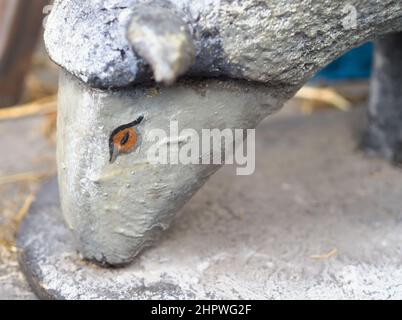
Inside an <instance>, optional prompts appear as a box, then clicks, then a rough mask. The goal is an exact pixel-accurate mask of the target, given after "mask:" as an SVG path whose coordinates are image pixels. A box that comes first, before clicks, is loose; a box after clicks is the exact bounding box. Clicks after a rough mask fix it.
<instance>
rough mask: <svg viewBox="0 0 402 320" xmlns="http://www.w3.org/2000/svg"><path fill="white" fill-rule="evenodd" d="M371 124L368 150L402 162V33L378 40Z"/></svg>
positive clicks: (367, 143) (373, 78)
mask: <svg viewBox="0 0 402 320" xmlns="http://www.w3.org/2000/svg"><path fill="white" fill-rule="evenodd" d="M369 120H370V124H369V127H368V129H367V132H366V134H365V135H364V138H363V142H362V144H363V147H364V149H365V150H366V151H368V152H369V153H374V154H379V155H381V156H384V157H385V158H387V159H389V160H392V161H394V162H395V163H397V164H398V165H401V164H402V33H397V34H392V35H388V36H386V37H385V38H383V39H381V40H378V41H377V43H376V50H375V65H374V72H373V77H372V80H371V92H370V103H369Z"/></svg>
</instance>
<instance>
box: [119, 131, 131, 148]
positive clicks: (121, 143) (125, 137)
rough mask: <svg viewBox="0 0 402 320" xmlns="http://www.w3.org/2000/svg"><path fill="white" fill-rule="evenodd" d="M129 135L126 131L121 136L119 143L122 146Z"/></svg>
mask: <svg viewBox="0 0 402 320" xmlns="http://www.w3.org/2000/svg"><path fill="white" fill-rule="evenodd" d="M129 137H130V134H129V133H128V132H126V134H125V135H124V137H123V138H121V140H120V145H122V146H123V145H125V144H126V143H127V141H128V138H129Z"/></svg>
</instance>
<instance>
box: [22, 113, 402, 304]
mask: <svg viewBox="0 0 402 320" xmlns="http://www.w3.org/2000/svg"><path fill="white" fill-rule="evenodd" d="M363 118H364V110H354V111H353V112H349V113H339V112H336V113H333V112H328V113H325V114H316V115H313V116H311V117H309V118H305V119H303V120H302V119H300V118H298V117H292V118H287V117H283V118H280V117H279V118H276V120H275V121H270V120H268V121H266V122H264V123H263V124H262V125H261V126H260V128H259V129H258V130H257V146H256V148H257V163H256V172H255V174H254V175H252V176H248V177H240V176H235V174H234V168H232V167H225V168H223V169H222V170H221V171H219V172H218V173H217V174H216V175H214V176H213V177H212V178H211V179H210V181H209V182H208V183H207V184H206V185H205V187H204V188H203V189H202V190H201V191H200V192H198V194H197V195H196V196H195V197H194V198H193V199H192V200H191V201H190V202H189V203H188V204H187V205H186V206H185V207H184V209H183V210H182V211H181V214H180V216H179V217H178V218H177V219H176V220H175V221H174V222H173V224H172V226H171V228H170V229H169V230H168V231H167V232H166V233H165V235H164V237H163V238H162V239H161V241H160V242H159V243H158V244H157V246H155V247H153V248H151V249H148V250H147V251H145V252H144V253H143V254H142V255H141V256H140V257H138V259H137V260H136V261H135V262H134V263H132V264H131V265H130V266H128V267H126V268H122V269H102V268H100V267H97V266H94V265H92V264H90V263H87V262H85V261H83V260H81V259H80V257H79V256H78V254H77V252H76V250H75V249H74V245H73V242H72V237H71V235H70V233H69V231H68V230H67V229H66V228H65V226H64V224H63V222H62V218H61V213H60V209H59V201H58V190H57V187H56V183H55V181H54V180H53V181H51V182H49V183H48V184H47V185H45V186H44V187H43V189H42V192H41V193H40V194H38V196H37V202H36V203H35V204H34V205H33V206H32V208H31V211H30V213H29V216H28V218H27V219H26V220H25V221H24V223H23V225H22V228H21V230H20V232H19V237H18V247H19V250H20V263H21V266H22V268H23V270H24V273H25V274H26V276H27V278H28V280H29V282H30V283H31V285H32V287H33V289H34V290H35V292H36V293H37V294H38V295H39V296H40V297H42V298H67V299H111V298H116V299H117V298H119V299H156V298H162V299H174V298H175V299H182V298H196V299H199V298H206V299H209V298H215V299H221V298H227V299H238V298H242V299H247V298H255V299H292V298H295V299H303V298H308V299H310V298H311V299H312V298H318V299H338V298H340V299H361V298H368V299H373V298H378V299H388V298H391V299H401V298H402V268H401V264H402V212H401V211H402V200H401V199H402V172H401V171H400V170H398V169H396V168H392V167H390V166H389V164H388V163H386V162H383V161H381V160H376V159H368V158H366V157H365V156H364V155H363V154H360V153H359V152H357V151H356V143H357V138H358V136H359V134H360V132H359V131H360V130H359V128H360V127H361V119H363ZM301 120H302V121H301ZM356 128H357V129H356ZM335 249H336V250H335ZM330 251H332V252H331V254H326V253H328V252H330ZM335 251H336V252H335Z"/></svg>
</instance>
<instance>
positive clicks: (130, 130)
mask: <svg viewBox="0 0 402 320" xmlns="http://www.w3.org/2000/svg"><path fill="white" fill-rule="evenodd" d="M143 119H144V117H143V116H141V117H139V118H138V119H137V120H135V121H133V122H130V123H128V124H124V125H122V126H119V127H117V128H116V129H115V130H113V132H112V134H111V135H110V137H109V153H110V160H109V161H110V163H113V162H114V161H115V160H116V158H117V157H118V156H119V155H120V154H123V153H129V152H132V151H134V150H135V148H136V147H137V144H138V136H139V133H138V131H137V130H136V129H135V128H134V127H135V126H137V125H139V124H140V123H141V122H142V120H143Z"/></svg>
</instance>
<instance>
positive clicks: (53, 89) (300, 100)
mask: <svg viewBox="0 0 402 320" xmlns="http://www.w3.org/2000/svg"><path fill="white" fill-rule="evenodd" d="M48 4H49V1H47V0H35V1H27V0H0V286H3V288H7V285H8V286H10V288H11V287H13V288H15V285H16V284H15V283H12V282H15V281H17V280H15V279H18V277H22V275H21V274H20V273H19V271H18V268H17V263H16V259H15V252H16V248H15V234H16V230H17V228H18V225H19V223H20V221H21V220H22V219H23V218H24V216H25V214H26V213H27V211H28V209H29V207H30V205H31V203H32V201H33V200H34V196H35V193H36V191H37V189H38V186H39V185H40V183H41V182H42V181H43V180H44V179H46V178H48V177H49V176H52V175H54V174H55V172H56V166H55V132H56V112H57V102H56V94H57V77H58V68H57V67H56V66H55V65H54V64H53V63H52V62H51V61H50V60H49V58H48V56H47V54H46V50H45V48H44V44H43V40H42V35H43V26H42V24H43V19H44V18H45V16H46V14H47V13H49V9H50V7H47V5H48ZM372 56H373V45H372V44H371V43H367V44H365V45H363V46H362V47H360V48H357V49H355V50H353V51H351V52H348V53H347V54H345V55H344V56H342V57H340V58H339V59H338V60H336V61H334V62H333V63H331V64H330V65H329V66H327V67H326V68H325V69H324V70H322V71H321V72H319V73H318V74H317V75H316V76H315V77H314V78H313V79H312V80H311V81H310V82H309V84H308V85H307V86H305V87H304V88H303V89H302V90H300V92H299V93H298V94H297V95H296V97H295V98H294V99H292V100H291V101H290V102H288V103H287V105H286V106H285V108H284V109H283V110H282V111H281V112H280V113H279V114H278V115H275V116H274V117H279V118H280V117H293V116H299V117H300V116H301V117H309V116H310V115H311V114H313V113H316V112H327V111H329V110H337V112H347V111H349V110H350V109H351V108H354V107H356V106H359V105H365V104H366V101H367V98H368V87H369V77H370V71H371V65H372ZM4 290H6V291H4ZM10 290H11V289H10ZM13 290H14V291H13V292H8V293H4V292H7V289H3V291H1V290H0V298H2V296H1V295H2V294H4V295H7V294H8V295H12V294H14V293H15V289H13ZM21 292H25V291H23V290H22V291H21ZM6 298H10V296H8V297H6Z"/></svg>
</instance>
